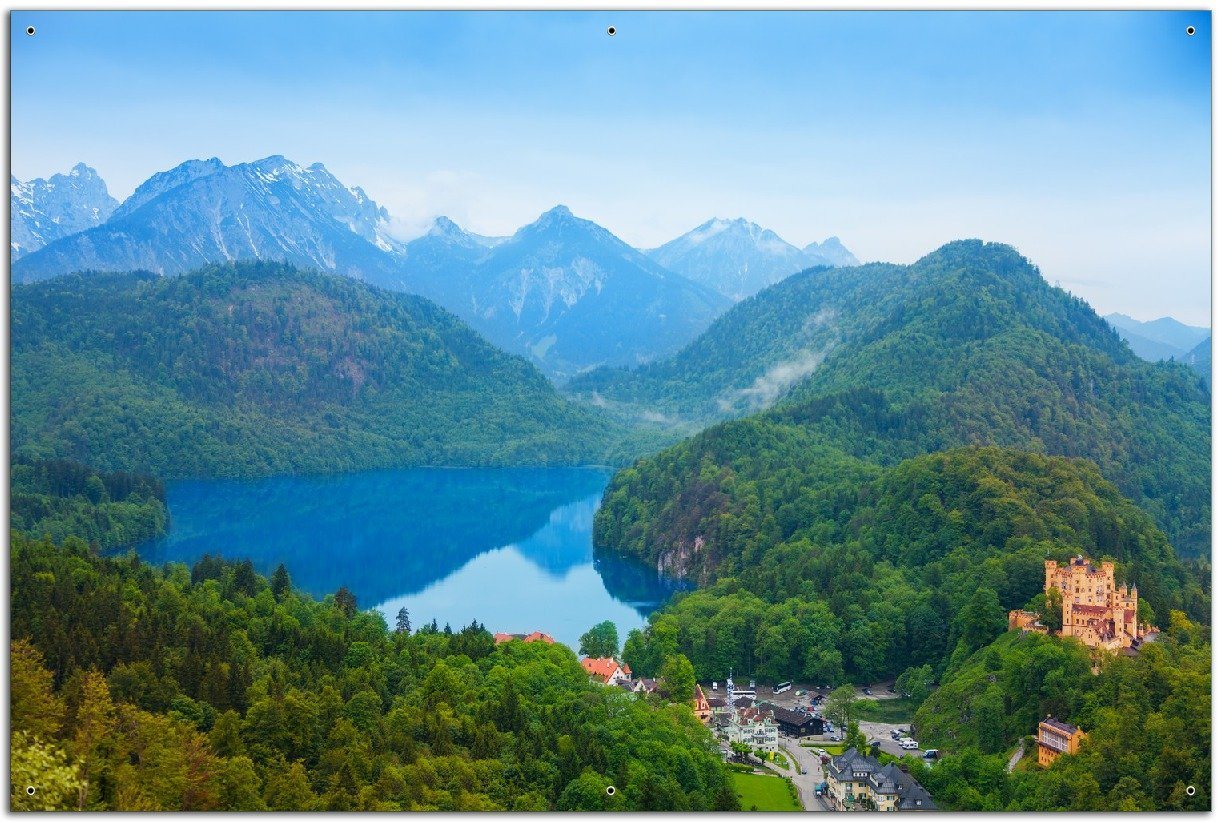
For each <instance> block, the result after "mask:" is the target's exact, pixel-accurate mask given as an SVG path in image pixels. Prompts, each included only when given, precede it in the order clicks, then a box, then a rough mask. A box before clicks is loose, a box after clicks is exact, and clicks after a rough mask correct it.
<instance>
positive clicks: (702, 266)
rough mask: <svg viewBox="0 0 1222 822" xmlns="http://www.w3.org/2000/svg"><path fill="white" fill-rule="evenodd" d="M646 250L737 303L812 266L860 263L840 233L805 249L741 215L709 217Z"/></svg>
mask: <svg viewBox="0 0 1222 822" xmlns="http://www.w3.org/2000/svg"><path fill="white" fill-rule="evenodd" d="M645 253H646V254H647V255H649V256H650V257H651V258H652V259H653V260H655V261H657V262H658V263H661V264H662V265H664V266H666V267H667V268H669V269H671V270H672V271H677V272H678V273H680V274H682V275H684V276H685V277H688V278H690V279H692V280H695V281H696V282H699V283H703V284H704V285H707V286H709V287H710V288H713V289H715V290H717V291H718V292H720V293H721V294H723V295H725V296H726V297H729V298H730V299H732V300H736V301H737V300H742V299H745V298H746V297H749V296H751V295H752V294H754V293H755V292H757V291H759V290H760V289H761V288H765V287H767V286H769V285H772V284H773V283H775V282H779V281H780V280H783V279H784V278H786V277H788V276H789V275H790V274H794V273H796V272H798V271H801V270H802V269H804V268H809V267H810V266H812V265H855V264H856V263H857V260H856V259H855V258H854V257H853V255H852V254H849V253H848V251H847V250H846V249H845V248H844V246H842V245H840V241H839V240H837V239H836V238H835V237H833V238H831V239H830V240H828V241H827V243H826V244H824V245H821V244H819V243H812V244H811V245H809V246H807V247H806V248H805V249H800V248H797V247H796V246H793V245H790V244H789V243H787V242H785V241H784V240H782V239H781V238H780V237H779V236H777V235H776V233H774V232H772V231H770V230H768V229H766V228H763V227H762V226H759V225H756V224H755V223H752V222H749V221H747V220H744V219H742V218H741V217H740V218H738V219H736V220H722V219H715V220H709V221H708V222H707V223H704V224H703V225H700V226H697V227H696V228H694V229H692V230H691V231H689V232H687V233H686V234H684V235H683V236H681V237H677V238H675V239H674V240H671V241H670V242H668V243H666V244H665V245H662V246H659V247H658V248H654V249H651V250H649V251H646V252H645ZM833 257H834V258H835V259H834V260H833V259H832V258H833ZM846 259H847V260H852V262H844V260H846Z"/></svg>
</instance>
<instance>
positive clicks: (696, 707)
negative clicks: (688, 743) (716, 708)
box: [692, 682, 713, 725]
mask: <svg viewBox="0 0 1222 822" xmlns="http://www.w3.org/2000/svg"><path fill="white" fill-rule="evenodd" d="M692 711H693V712H694V713H695V714H696V718H697V719H699V720H700V721H701V722H703V723H704V724H705V725H708V724H709V722H711V721H712V719H713V706H712V705H710V704H709V700H708V698H707V697H705V695H704V688H701V687H700V683H699V682H697V683H696V690H695V691H694V692H693V693H692Z"/></svg>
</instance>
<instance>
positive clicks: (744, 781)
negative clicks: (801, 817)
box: [730, 773, 802, 811]
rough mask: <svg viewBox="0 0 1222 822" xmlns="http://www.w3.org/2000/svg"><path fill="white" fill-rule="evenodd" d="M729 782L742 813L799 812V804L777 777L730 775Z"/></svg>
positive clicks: (782, 780)
mask: <svg viewBox="0 0 1222 822" xmlns="http://www.w3.org/2000/svg"><path fill="white" fill-rule="evenodd" d="M730 780H731V781H732V782H733V783H734V791H735V793H737V794H738V801H739V803H741V805H742V809H743V810H744V811H800V810H802V806H801V804H799V803H798V801H797V800H796V799H794V798H793V796H791V795H790V793H789V785H788V783H787V781H786V780H784V779H782V778H781V777H779V776H760V775H757V774H750V773H732V774H730Z"/></svg>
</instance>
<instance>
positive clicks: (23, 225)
mask: <svg viewBox="0 0 1222 822" xmlns="http://www.w3.org/2000/svg"><path fill="white" fill-rule="evenodd" d="M118 205H119V203H118V201H117V200H115V198H114V197H111V196H110V192H108V191H107V190H106V183H105V182H104V181H103V180H102V178H101V177H99V176H98V173H97V172H96V171H94V170H93V169H92V168H90V167H89V166H87V165H85V164H84V163H77V164H76V165H75V166H73V167H72V170H71V171H69V172H68V173H67V174H53V175H52V176H51V178H50V179H46V180H44V179H42V178H37V179H33V180H29V181H27V182H24V183H23V182H21V181H20V180H18V179H17V178H16V177H12V176H10V178H9V206H10V209H11V213H12V221H11V223H10V231H11V236H10V239H9V253H10V257H11V258H12V259H13V260H16V259H18V258H20V257H22V256H24V255H26V254H29V253H30V252H32V251H37V250H38V249H40V248H42V247H43V246H45V245H46V244H47V243H52V242H55V241H56V240H58V239H60V238H61V237H67V236H68V235H69V234H75V233H77V232H78V231H85V230H86V229H90V228H93V227H95V226H97V225H100V224H101V223H103V222H105V221H106V220H107V219H108V218H109V217H110V215H111V213H112V212H113V211H114V210H115V208H116V207H117V206H118Z"/></svg>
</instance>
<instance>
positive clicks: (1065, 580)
mask: <svg viewBox="0 0 1222 822" xmlns="http://www.w3.org/2000/svg"><path fill="white" fill-rule="evenodd" d="M1053 590H1056V591H1059V592H1060V594H1061V636H1064V637H1077V638H1078V639H1080V640H1081V641H1082V643H1083V644H1084V645H1086V646H1087V647H1089V648H1102V649H1104V650H1106V651H1122V650H1125V649H1126V648H1130V647H1133V646H1134V645H1138V644H1140V643H1141V641H1142V639H1143V638H1144V637H1145V635H1146V630H1147V629H1146V626H1144V625H1140V624H1139V623H1138V621H1137V589H1136V588H1135V587H1133V586H1132V585H1125V586H1123V587H1120V588H1117V587H1116V565H1115V563H1112V562H1101V563H1099V567H1095V566H1094V565H1092V564H1091V562H1090V560H1089V559H1085V558H1083V557H1082V556H1081V555H1078V556H1076V557H1074V558H1073V559H1071V560H1070V561H1069V564H1068V565H1065V566H1062V565H1060V564H1059V563H1057V561H1056V560H1054V559H1050V560H1045V562H1044V593H1045V594H1050V593H1052V591H1053ZM1010 627H1011V628H1021V629H1022V630H1024V631H1028V630H1040V629H1041V628H1044V626H1042V625H1040V624H1039V622H1037V621H1036V620H1035V614H1032V613H1030V612H1028V611H1011V612H1010ZM1044 630H1046V629H1044Z"/></svg>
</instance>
